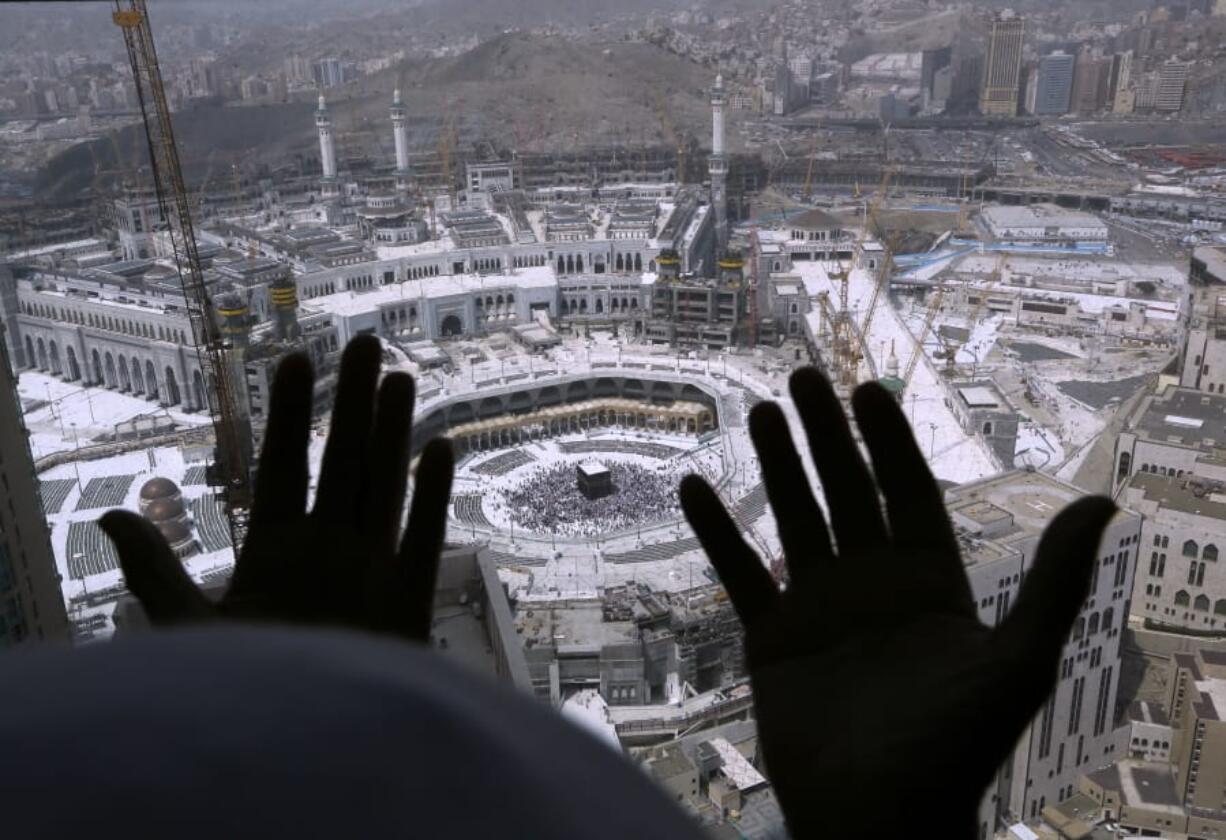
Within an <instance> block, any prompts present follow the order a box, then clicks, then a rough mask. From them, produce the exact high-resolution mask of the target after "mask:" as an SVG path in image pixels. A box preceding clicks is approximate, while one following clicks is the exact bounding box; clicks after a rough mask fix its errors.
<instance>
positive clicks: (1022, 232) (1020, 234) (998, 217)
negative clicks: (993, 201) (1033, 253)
mask: <svg viewBox="0 0 1226 840" xmlns="http://www.w3.org/2000/svg"><path fill="white" fill-rule="evenodd" d="M982 216H983V220H984V222H985V223H986V224H987V226H988V229H989V230H990V231H991V232H992V236H994V237H996V239H998V240H1001V241H1003V242H1016V243H1034V242H1045V243H1053V244H1054V243H1062V244H1078V243H1106V242H1107V241H1108V240H1109V238H1110V237H1109V234H1108V230H1107V225H1106V223H1105V222H1104V221H1103V220H1102V219H1100V218H1098V217H1097V216H1095V215H1094V214H1093V213H1086V212H1083V211H1080V210H1068V209H1065V208H1063V207H1060V206H1058V205H1055V204H1027V205H1021V206H1013V205H999V206H993V207H985V208H984V209H983V211H982Z"/></svg>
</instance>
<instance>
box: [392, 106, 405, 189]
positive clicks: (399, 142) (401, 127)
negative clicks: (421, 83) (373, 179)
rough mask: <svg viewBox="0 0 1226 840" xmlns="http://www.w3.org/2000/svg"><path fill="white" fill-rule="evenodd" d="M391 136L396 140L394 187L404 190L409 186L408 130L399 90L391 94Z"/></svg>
mask: <svg viewBox="0 0 1226 840" xmlns="http://www.w3.org/2000/svg"><path fill="white" fill-rule="evenodd" d="M391 113H392V136H393V137H394V138H395V140H396V186H397V187H398V188H399V189H405V188H406V187H408V185H409V129H408V126H407V125H406V123H405V114H404V105H402V104H401V102H400V88H396V91H395V92H394V93H393V94H392V112H391Z"/></svg>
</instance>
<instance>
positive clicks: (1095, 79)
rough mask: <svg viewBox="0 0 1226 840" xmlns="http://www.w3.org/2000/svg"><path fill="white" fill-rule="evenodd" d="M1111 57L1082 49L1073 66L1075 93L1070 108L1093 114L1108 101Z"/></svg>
mask: <svg viewBox="0 0 1226 840" xmlns="http://www.w3.org/2000/svg"><path fill="white" fill-rule="evenodd" d="M1110 74H1111V59H1108V58H1102V57H1101V56H1097V55H1094V54H1093V53H1092V52H1090V51H1088V50H1082V51H1081V53H1079V54H1078V56H1077V63H1076V65H1075V66H1074V68H1073V95H1072V102H1071V103H1070V106H1069V107H1070V108H1071V109H1072V110H1074V111H1076V112H1077V113H1079V114H1093V113H1095V112H1097V111H1099V110H1101V109H1102V107H1103V105H1105V104H1106V102H1107V87H1108V83H1109V82H1110Z"/></svg>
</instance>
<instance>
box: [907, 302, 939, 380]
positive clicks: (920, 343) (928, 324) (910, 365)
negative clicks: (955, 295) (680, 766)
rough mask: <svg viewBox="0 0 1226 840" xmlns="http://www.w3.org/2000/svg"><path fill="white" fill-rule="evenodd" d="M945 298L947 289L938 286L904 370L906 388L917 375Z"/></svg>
mask: <svg viewBox="0 0 1226 840" xmlns="http://www.w3.org/2000/svg"><path fill="white" fill-rule="evenodd" d="M944 297H945V287H944V286H937V288H936V291H935V292H933V293H932V300H930V301H929V302H928V312H927V313H926V314H925V315H924V325H923V326H922V327H920V331H919V332H918V333H917V334H916V336H915V349H914V350H912V351H911V358H910V359H908V360H907V366H906V367H905V368H904V369H903V374H902V381H903V382H904V383H905V385H906V386H910V385H911V377H912V376H913V375H914V374H915V368H916V366H917V365H918V364H919V360H920V356H921V355H922V354H923V352H924V340H925V339H926V338H928V333H929V331H931V330H932V324H933V322H934V321H936V318H937V312H939V311H940V310H941V301H942V300H943V299H944Z"/></svg>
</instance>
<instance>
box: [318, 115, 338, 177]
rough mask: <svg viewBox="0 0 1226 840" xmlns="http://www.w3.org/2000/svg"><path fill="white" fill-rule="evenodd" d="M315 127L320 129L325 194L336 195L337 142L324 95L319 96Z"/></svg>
mask: <svg viewBox="0 0 1226 840" xmlns="http://www.w3.org/2000/svg"><path fill="white" fill-rule="evenodd" d="M315 127H316V128H317V129H319V160H320V162H321V163H322V164H323V170H324V174H323V178H321V179H320V181H321V183H322V185H323V191H324V192H325V193H334V192H336V191H337V187H336V141H335V140H334V139H333V138H332V118H331V117H330V116H328V105H327V103H326V102H324V95H323V94H322V93H321V94H320V95H319V110H318V111H316V112H315Z"/></svg>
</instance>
